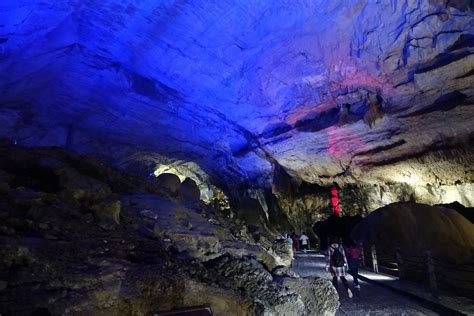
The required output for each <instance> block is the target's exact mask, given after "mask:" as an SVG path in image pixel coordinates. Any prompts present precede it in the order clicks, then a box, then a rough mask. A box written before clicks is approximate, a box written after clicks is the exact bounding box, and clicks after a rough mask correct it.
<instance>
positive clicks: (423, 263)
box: [362, 245, 474, 297]
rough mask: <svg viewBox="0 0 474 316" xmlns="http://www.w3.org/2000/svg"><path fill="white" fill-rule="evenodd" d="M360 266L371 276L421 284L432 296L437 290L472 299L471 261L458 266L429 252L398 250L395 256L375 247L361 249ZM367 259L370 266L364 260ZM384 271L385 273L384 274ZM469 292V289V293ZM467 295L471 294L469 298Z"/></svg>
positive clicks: (473, 267) (473, 269)
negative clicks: (396, 277)
mask: <svg viewBox="0 0 474 316" xmlns="http://www.w3.org/2000/svg"><path fill="white" fill-rule="evenodd" d="M363 249H364V251H363V252H362V253H363V258H362V264H363V265H364V266H366V267H367V266H369V267H371V268H372V270H373V271H374V272H375V273H379V272H384V273H386V274H391V275H393V276H398V277H399V278H400V279H411V280H415V281H418V282H420V281H421V282H422V283H425V284H427V285H428V286H429V289H430V291H431V293H432V295H433V296H434V297H438V292H439V288H442V289H446V290H450V291H453V292H455V293H458V294H460V295H466V294H468V296H470V297H472V295H473V294H472V293H474V260H473V258H471V259H470V260H468V262H463V263H458V262H455V261H453V260H449V259H446V258H439V257H436V256H433V254H432V252H431V251H430V250H426V251H425V252H424V253H423V254H419V255H413V254H408V253H405V252H403V251H401V249H396V251H395V253H388V252H383V251H379V252H377V249H376V247H375V245H370V246H366V247H364V248H363ZM368 256H369V258H370V259H371V260H370V263H369V261H368V260H367V257H368ZM387 272H388V273H387ZM470 289H472V290H470ZM469 293H471V294H470V295H469Z"/></svg>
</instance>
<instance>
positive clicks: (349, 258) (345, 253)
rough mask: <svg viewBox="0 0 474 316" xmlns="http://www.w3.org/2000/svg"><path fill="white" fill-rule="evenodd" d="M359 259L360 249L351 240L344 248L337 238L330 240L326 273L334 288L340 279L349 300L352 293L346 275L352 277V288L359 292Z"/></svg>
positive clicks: (360, 255)
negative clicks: (329, 276)
mask: <svg viewBox="0 0 474 316" xmlns="http://www.w3.org/2000/svg"><path fill="white" fill-rule="evenodd" d="M361 257H362V251H361V248H360V246H359V245H357V244H356V243H355V242H354V241H353V240H351V242H350V243H349V244H348V245H347V246H345V247H344V246H343V245H342V243H341V242H340V239H339V238H337V237H331V238H330V243H329V247H328V250H327V256H326V271H329V272H330V273H331V275H332V283H333V285H334V287H335V288H337V279H338V278H340V279H341V281H342V284H343V285H344V287H345V288H346V290H347V294H348V296H349V298H352V291H351V289H350V287H349V284H348V283H347V280H346V275H347V273H349V274H350V275H352V277H353V278H354V288H355V289H357V290H359V289H360V285H359V279H358V275H359V264H360V260H361Z"/></svg>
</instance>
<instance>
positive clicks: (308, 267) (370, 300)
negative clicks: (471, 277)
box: [293, 254, 439, 316]
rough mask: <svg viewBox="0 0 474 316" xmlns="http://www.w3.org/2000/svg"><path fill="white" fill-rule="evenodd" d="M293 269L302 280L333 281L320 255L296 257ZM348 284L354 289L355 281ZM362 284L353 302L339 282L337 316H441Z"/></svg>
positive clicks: (375, 286)
mask: <svg viewBox="0 0 474 316" xmlns="http://www.w3.org/2000/svg"><path fill="white" fill-rule="evenodd" d="M293 268H294V270H296V271H297V272H298V273H300V275H301V276H303V277H307V276H319V277H321V278H326V279H331V275H330V274H329V273H328V272H326V270H325V259H324V256H322V255H320V254H297V255H296V256H295V260H294V261H293ZM347 280H348V282H349V286H351V287H352V277H351V276H348V277H347ZM359 283H360V285H361V289H360V291H357V290H353V292H354V297H353V298H352V299H350V298H348V296H347V293H346V291H345V289H344V286H343V285H342V284H341V283H340V281H339V286H338V292H339V297H340V301H341V306H340V307H339V310H338V311H337V313H336V315H364V316H369V315H370V316H375V315H377V316H378V315H406V316H408V315H439V314H437V313H435V312H433V311H431V310H429V309H426V308H423V307H421V306H419V305H418V304H417V303H416V302H415V301H413V300H410V299H409V298H406V297H405V296H403V295H401V294H398V293H395V292H393V291H391V290H389V289H386V288H383V287H380V286H378V285H375V284H372V283H366V282H364V281H359Z"/></svg>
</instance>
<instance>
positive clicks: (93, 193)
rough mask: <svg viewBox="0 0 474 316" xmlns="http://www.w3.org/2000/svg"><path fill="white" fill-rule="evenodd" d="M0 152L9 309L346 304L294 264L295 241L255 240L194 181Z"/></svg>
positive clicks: (309, 310) (328, 309)
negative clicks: (204, 199)
mask: <svg viewBox="0 0 474 316" xmlns="http://www.w3.org/2000/svg"><path fill="white" fill-rule="evenodd" d="M0 149H1V150H0V195H1V199H0V218H1V224H0V240H1V244H2V247H1V248H0V313H1V314H2V315H29V314H30V313H32V312H34V311H36V310H38V309H40V308H46V309H47V310H48V311H50V312H51V313H52V314H53V315H144V314H147V313H149V312H151V311H158V310H170V309H174V308H179V307H185V306H196V305H209V306H211V308H212V310H213V312H214V314H215V315H261V314H266V315H304V314H315V313H316V314H328V315H330V314H334V313H335V311H336V309H337V307H338V305H339V302H338V297H337V294H336V293H335V291H334V290H333V288H332V287H331V285H330V284H329V282H327V281H325V280H320V279H314V278H310V279H303V278H298V277H297V275H296V274H295V273H294V272H291V270H290V269H289V268H288V266H289V265H290V264H291V255H292V254H291V251H290V249H289V248H288V245H287V244H286V243H284V242H276V243H273V244H272V241H273V240H272V239H271V238H272V236H271V235H270V234H268V233H267V234H266V233H265V232H263V231H262V232H259V234H258V236H259V238H258V241H259V242H258V243H257V242H256V241H255V236H256V234H255V232H252V233H251V232H249V230H248V229H246V227H245V225H243V223H242V222H240V221H236V222H230V221H228V220H226V218H225V217H223V216H221V215H220V214H219V213H216V212H215V211H214V210H213V209H210V208H208V207H207V206H205V205H204V204H202V203H201V202H199V200H198V199H196V195H195V192H196V191H195V190H194V189H193V188H194V186H195V184H194V185H193V184H192V182H191V183H190V181H187V184H184V183H183V185H182V187H181V184H180V183H179V185H178V183H176V182H175V181H174V180H173V177H171V176H170V177H169V179H164V178H163V177H162V178H161V179H160V178H159V179H157V180H155V179H149V180H144V179H141V178H137V177H133V176H130V175H127V174H123V173H119V172H117V171H114V170H112V169H110V168H108V167H106V166H104V165H103V164H101V163H100V162H98V161H95V160H91V159H88V158H86V157H82V156H79V155H76V154H73V153H69V152H66V151H64V150H61V149H59V148H34V149H27V148H22V147H18V146H14V145H13V144H11V143H10V142H8V141H3V142H2V144H1V148H0ZM193 192H194V193H193ZM292 277H293V278H292ZM302 284H306V285H310V286H311V288H313V289H315V291H314V292H310V293H308V292H307V291H306V290H305V288H307V286H302ZM315 293H317V296H316V294H315Z"/></svg>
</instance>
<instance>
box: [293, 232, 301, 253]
mask: <svg viewBox="0 0 474 316" xmlns="http://www.w3.org/2000/svg"><path fill="white" fill-rule="evenodd" d="M291 239H293V251H297V250H300V236H298V235H297V234H296V233H295V232H293V233H292V234H291Z"/></svg>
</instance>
